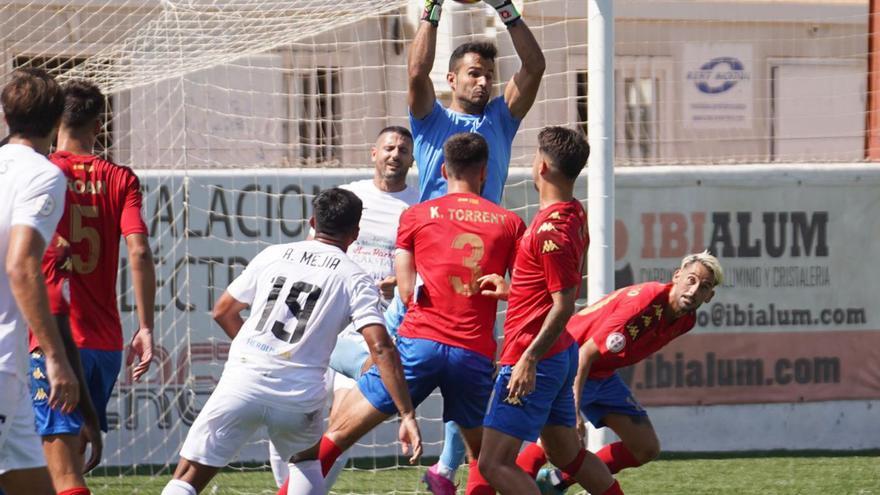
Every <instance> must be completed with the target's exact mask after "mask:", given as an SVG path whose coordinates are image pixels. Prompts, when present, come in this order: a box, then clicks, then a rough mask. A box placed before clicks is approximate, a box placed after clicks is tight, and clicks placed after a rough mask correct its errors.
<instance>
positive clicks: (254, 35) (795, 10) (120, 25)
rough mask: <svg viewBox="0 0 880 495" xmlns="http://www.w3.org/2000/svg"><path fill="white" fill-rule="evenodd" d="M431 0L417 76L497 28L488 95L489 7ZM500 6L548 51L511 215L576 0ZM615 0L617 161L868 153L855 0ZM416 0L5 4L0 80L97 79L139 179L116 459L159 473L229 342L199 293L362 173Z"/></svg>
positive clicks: (434, 406) (580, 111) (256, 452)
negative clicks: (130, 342)
mask: <svg viewBox="0 0 880 495" xmlns="http://www.w3.org/2000/svg"><path fill="white" fill-rule="evenodd" d="M446 4H447V5H446V7H445V9H446V11H445V12H444V16H443V19H442V20H441V27H440V33H439V37H438V47H437V57H436V64H435V68H434V69H435V70H434V72H433V74H432V77H433V79H434V81H435V87H436V88H437V94H438V97H439V98H440V99H441V100H442V101H444V102H448V100H449V90H448V86H447V84H446V80H445V66H446V63H447V61H448V57H449V54H450V53H451V51H452V49H453V48H454V47H455V46H457V45H458V44H460V43H462V42H464V41H466V40H470V39H473V38H481V39H490V40H492V41H494V42H495V43H496V44H497V45H498V47H499V59H498V61H497V67H498V70H497V74H498V75H497V80H498V81H499V85H498V86H497V87H496V88H495V92H496V94H497V93H498V92H499V91H501V90H502V86H501V84H502V83H504V82H506V81H507V80H509V79H510V77H511V76H512V75H513V74H514V73H515V71H516V70H517V69H518V68H519V59H518V58H517V56H516V53H515V50H514V48H513V45H512V43H511V40H510V37H509V36H508V34H507V32H506V30H505V29H504V26H503V24H502V23H501V22H500V20H498V19H496V15H495V14H494V12H493V11H492V10H491V9H487V8H486V7H485V5H484V4H478V5H459V4H456V3H454V2H453V1H452V0H447V2H446ZM517 4H518V5H520V7H521V10H522V11H523V15H524V19H525V20H526V22H527V23H528V24H529V26H530V27H531V28H532V29H533V31H534V33H535V36H536V38H537V40H538V42H539V44H541V46H542V48H543V50H544V54H545V57H546V59H547V70H546V73H545V76H544V79H543V82H542V87H541V90H540V92H539V95H538V101H537V102H536V104H535V106H534V107H533V108H532V110H531V111H530V113H529V115H528V116H527V117H526V119H525V120H524V121H523V123H522V125H521V127H520V131H519V133H518V135H517V138H516V140H515V142H514V149H513V154H512V160H511V167H512V172H511V176H510V180H509V182H508V187H507V189H506V191H505V204H506V206H508V207H509V208H512V209H514V210H515V211H518V212H520V213H521V214H522V215H523V216H524V217H528V216H529V214H530V213H531V212H533V211H534V209H535V207H536V203H535V197H534V193H533V191H532V188H531V184H529V183H528V172H527V171H525V170H523V169H520V170H514V169H515V168H516V167H524V166H527V165H529V163H530V160H531V158H532V153H533V149H534V145H535V137H536V135H537V132H538V130H539V129H540V128H541V127H542V126H543V125H547V124H563V125H571V126H583V128H584V129H585V130H586V118H587V95H588V91H587V74H586V70H587V55H586V53H587V50H586V49H587V46H586V40H587V2H585V1H583V0H535V1H531V0H524V1H522V2H520V1H517ZM615 4H616V6H615V8H616V9H617V19H618V20H617V24H616V36H617V42H616V46H615V52H616V61H615V67H614V70H615V77H616V78H615V91H616V97H615V107H614V108H615V112H614V115H615V121H614V124H613V125H614V128H615V134H616V140H615V145H616V146H615V150H616V153H617V157H616V163H617V164H618V165H619V166H626V165H664V164H706V165H707V166H708V165H712V164H719V163H723V164H729V163H734V164H739V163H768V162H804V161H815V162H841V161H850V162H852V161H860V160H862V159H863V156H864V132H865V128H864V125H865V98H866V95H867V88H866V80H867V77H866V70H867V67H866V60H867V18H868V17H867V2H864V1H832V0H829V1H825V2H822V1H808V2H800V3H798V2H790V1H765V2H761V1H747V2H745V1H744V2H736V1H728V2H721V1H691V0H668V1H666V0H663V1H660V0H656V1H648V0H641V1H638V0H629V1H621V2H615ZM802 4H807V6H806V7H804V6H803V5H802ZM421 5H422V2H419V1H416V0H370V1H366V0H351V1H349V2H342V1H338V0H64V1H62V0H7V1H5V2H3V3H2V4H0V41H2V43H0V61H2V62H3V64H2V65H0V73H2V78H0V81H4V82H5V81H6V80H7V79H8V75H9V73H11V71H12V70H13V69H15V68H16V67H22V66H40V67H45V68H48V69H50V70H52V71H54V72H55V73H57V74H59V75H60V76H61V77H62V78H71V77H85V78H90V79H92V80H94V81H96V82H97V83H99V84H100V86H101V87H102V89H103V90H104V91H105V93H106V94H107V95H108V103H109V107H110V110H109V112H108V118H107V121H106V125H105V128H104V133H103V134H102V136H101V143H100V152H102V153H104V154H106V155H107V156H108V157H109V158H110V159H112V160H114V161H116V162H118V163H120V164H123V165H128V166H131V167H133V168H134V169H135V170H136V171H137V172H138V174H139V175H140V177H141V182H142V185H143V189H144V198H145V200H144V215H145V218H146V220H147V225H148V227H149V229H150V240H151V244H152V246H153V250H154V253H155V258H156V261H157V274H158V278H159V287H158V289H157V319H156V321H157V323H156V332H157V335H159V339H158V341H157V344H158V359H157V361H156V364H155V365H154V368H153V370H152V371H151V372H150V374H149V376H148V377H147V379H146V380H144V381H142V382H140V383H132V382H131V381H130V380H129V379H128V378H127V377H125V376H121V377H120V382H119V385H118V386H117V393H116V395H115V396H114V398H113V400H112V401H111V405H110V412H111V421H112V430H111V432H110V434H109V435H108V437H107V441H106V450H105V455H104V460H103V464H104V465H105V466H115V467H120V468H121V469H120V472H121V473H122V474H123V475H126V474H132V473H159V472H160V471H162V470H163V469H164V470H165V471H164V473H167V469H168V468H169V466H170V467H173V465H174V464H175V463H176V461H177V454H178V450H179V447H180V445H181V443H182V441H183V439H184V437H185V435H186V432H187V430H188V427H189V425H190V424H191V423H192V421H193V419H194V418H195V415H196V413H197V411H198V409H199V407H200V406H201V404H203V403H204V401H205V400H206V398H207V396H208V395H209V394H210V392H211V390H212V389H213V386H214V385H215V383H216V380H217V378H218V377H219V376H220V372H221V370H222V366H223V363H224V361H225V358H226V353H227V351H228V348H229V342H228V341H227V339H226V336H225V335H224V334H223V333H222V331H221V330H220V329H219V328H218V327H217V326H216V325H214V324H213V322H212V321H211V317H210V312H211V309H212V304H213V301H214V300H215V299H216V298H217V297H218V296H219V295H220V294H221V292H222V291H223V290H224V289H225V287H226V285H227V284H228V283H229V282H230V281H231V280H232V279H233V278H234V277H235V276H236V275H237V274H238V273H240V271H241V269H242V268H243V267H244V266H245V265H246V264H247V262H248V260H249V259H250V258H251V257H252V256H254V255H255V254H256V253H257V252H259V251H260V250H261V249H262V248H263V247H265V246H266V245H268V244H270V243H275V242H287V241H291V240H299V239H302V238H304V235H305V233H306V230H307V228H306V219H307V218H308V216H309V208H310V206H309V202H310V200H311V198H312V197H313V195H314V194H315V193H316V192H318V191H319V190H321V189H323V188H326V187H329V186H333V185H338V184H342V183H346V182H350V181H351V180H354V179H360V178H366V177H369V176H371V173H372V172H371V169H370V168H369V167H370V163H369V146H370V145H371V144H372V142H373V140H374V138H375V136H376V134H377V132H378V131H379V130H380V129H382V128H384V127H386V126H388V125H407V124H408V120H407V108H406V91H407V79H406V78H407V71H406V55H407V50H408V46H409V43H410V41H411V40H412V36H413V34H414V32H415V29H416V27H417V20H418V17H419V14H420V12H421ZM580 191H582V193H581V197H582V198H585V196H586V188H585V187H582V188H581V189H580ZM122 252H123V253H124V252H125V251H124V250H123V251H122ZM121 270H122V271H121V276H120V284H119V290H120V294H121V296H120V307H121V312H122V315H123V323H124V326H125V328H126V335H129V332H130V331H131V330H132V328H133V327H134V326H135V324H136V320H135V313H134V311H133V305H134V300H133V294H132V292H131V289H130V279H131V277H130V276H129V275H128V272H127V267H126V260H125V259H124V254H123V260H122V267H121ZM420 417H421V419H422V428H423V430H424V433H425V439H426V441H427V445H426V447H427V454H428V455H437V454H438V453H439V448H440V444H441V438H442V433H441V431H442V425H441V421H440V419H439V404H438V403H437V402H436V401H433V400H430V401H429V402H428V403H427V405H426V406H423V407H422V408H421V409H420ZM398 454H399V447H398V446H397V444H396V442H395V429H394V428H393V425H391V427H385V428H380V429H379V430H378V431H377V432H376V433H375V434H371V435H369V436H367V437H366V438H364V440H363V441H362V442H361V443H360V444H359V445H358V446H357V448H356V449H355V454H354V456H355V457H362V458H369V459H376V462H375V463H374V467H375V468H376V469H381V468H383V467H402V466H405V465H406V464H407V463H406V461H405V459H404V458H402V457H398ZM266 455H267V445H266V442H265V440H260V439H255V441H254V442H253V443H252V444H250V445H248V446H247V447H245V449H244V450H243V451H242V453H241V456H240V464H241V466H242V467H240V468H239V469H251V468H253V469H261V468H265V467H266V466H267V464H266ZM269 488H271V487H270V486H263V487H254V489H253V492H254V493H258V492H259V491H260V490H261V489H264V490H268V489H269ZM418 489H419V487H418V486H417V485H412V486H397V487H394V488H393V490H394V491H395V492H396V493H413V492H415V491H417V490H418ZM390 490H391V489H389V491H390Z"/></svg>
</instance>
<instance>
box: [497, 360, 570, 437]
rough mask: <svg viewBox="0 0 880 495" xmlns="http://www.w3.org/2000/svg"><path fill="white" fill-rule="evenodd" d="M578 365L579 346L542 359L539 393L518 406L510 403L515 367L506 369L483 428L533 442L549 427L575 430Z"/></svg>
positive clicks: (537, 385) (524, 399)
mask: <svg viewBox="0 0 880 495" xmlns="http://www.w3.org/2000/svg"><path fill="white" fill-rule="evenodd" d="M577 366H578V347H577V344H572V345H571V347H569V348H568V349H566V350H564V351H562V352H560V353H558V354H556V355H554V356H551V357H549V358H546V359H542V360H541V361H540V362H538V366H537V373H536V377H535V390H534V391H532V393H530V394H529V395H527V396H525V397H523V398H521V399H520V400H519V401H518V403H515V404H511V403H510V402H507V384H508V382H509V381H510V373H511V371H512V370H513V366H510V365H505V366H502V367H501V370H500V371H499V372H498V378H496V379H495V389H494V390H493V391H492V400H491V401H490V402H489V411H488V412H487V413H486V421H485V422H484V423H483V426H485V427H486V428H492V429H493V430H498V431H500V432H501V433H505V434H507V435H510V436H512V437H516V438H519V439H520V440H526V441H529V442H534V441H535V440H537V439H538V436H539V435H540V434H541V430H542V429H543V428H544V426H545V425H556V426H568V427H574V426H575V425H576V424H577V416H576V414H577V413H576V411H575V408H574V393H573V391H572V386H573V385H574V377H575V375H576V374H577Z"/></svg>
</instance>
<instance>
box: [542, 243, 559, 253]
mask: <svg viewBox="0 0 880 495" xmlns="http://www.w3.org/2000/svg"><path fill="white" fill-rule="evenodd" d="M558 250H559V245H558V244H556V243H555V242H553V241H551V240H549V239H548V240H546V241H544V247H542V248H541V252H542V253H545V254H546V253H552V252H553V251H558Z"/></svg>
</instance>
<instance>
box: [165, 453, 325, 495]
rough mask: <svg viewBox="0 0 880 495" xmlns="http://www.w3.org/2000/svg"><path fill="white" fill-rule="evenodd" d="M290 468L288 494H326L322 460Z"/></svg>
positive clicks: (289, 466)
mask: <svg viewBox="0 0 880 495" xmlns="http://www.w3.org/2000/svg"><path fill="white" fill-rule="evenodd" d="M288 468H290V483H289V484H288V486H287V495H326V493H327V488H326V485H325V484H324V474H323V473H322V472H321V462H320V461H317V460H314V461H302V462H297V463H296V464H289V465H288ZM163 495H164V494H163ZM175 495H176V494H175Z"/></svg>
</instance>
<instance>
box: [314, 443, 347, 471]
mask: <svg viewBox="0 0 880 495" xmlns="http://www.w3.org/2000/svg"><path fill="white" fill-rule="evenodd" d="M340 455H342V449H340V448H339V447H338V446H337V445H336V444H335V443H333V440H330V438H328V437H327V435H324V436H322V437H321V444H320V445H319V446H318V460H319V461H321V474H322V475H323V476H327V473H329V472H330V468H332V467H333V463H334V462H336V459H337V458H338V457H339V456H340Z"/></svg>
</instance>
